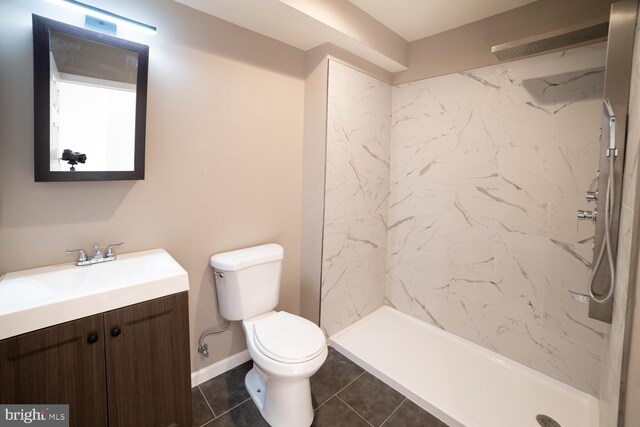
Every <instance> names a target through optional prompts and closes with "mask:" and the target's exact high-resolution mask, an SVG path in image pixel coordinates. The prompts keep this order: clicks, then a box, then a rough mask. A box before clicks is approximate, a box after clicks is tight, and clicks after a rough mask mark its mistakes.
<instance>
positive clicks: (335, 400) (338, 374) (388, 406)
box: [191, 347, 447, 427]
mask: <svg viewBox="0 0 640 427" xmlns="http://www.w3.org/2000/svg"><path fill="white" fill-rule="evenodd" d="M251 366H252V364H251V362H247V363H245V364H243V365H240V366H238V367H237V368H235V369H232V370H230V371H229V372H226V373H224V374H222V375H220V376H218V377H216V378H213V379H211V380H209V381H207V382H205V383H203V384H200V386H198V387H194V388H193V389H192V390H191V396H192V406H193V408H192V413H193V426H195V427H200V426H204V425H206V426H207V427H261V426H267V427H268V424H267V423H266V422H265V421H264V419H262V416H261V415H260V412H259V411H258V409H257V408H256V406H255V405H254V404H253V402H252V401H251V398H250V397H249V393H248V392H247V390H246V389H245V387H244V376H245V375H246V373H247V372H248V371H249V369H251ZM311 398H312V401H313V407H314V409H315V418H314V420H313V424H312V425H313V426H316V427H360V426H362V427H372V426H373V427H379V426H385V427H414V426H415V427H447V425H446V424H445V423H443V422H442V421H440V420H438V419H437V418H435V417H434V416H433V415H431V414H429V413H428V412H426V411H425V410H423V409H422V408H420V407H419V406H418V405H416V404H415V403H413V402H411V401H410V400H408V399H407V398H406V397H404V396H403V395H402V394H400V393H398V392H397V391H395V390H394V389H392V388H391V387H389V386H387V385H386V384H385V383H383V382H382V381H380V380H378V379H377V378H376V377H374V376H373V375H371V374H370V373H369V372H367V371H365V370H364V369H362V368H361V367H360V366H358V365H356V364H355V363H353V362H351V361H350V360H349V359H347V358H346V357H344V356H343V355H341V354H340V353H339V352H338V351H336V350H334V349H333V348H331V347H329V355H328V357H327V361H326V362H325V363H324V365H322V368H320V370H319V371H318V372H317V373H316V374H315V375H314V376H313V377H311Z"/></svg>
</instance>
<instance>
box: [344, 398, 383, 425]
mask: <svg viewBox="0 0 640 427" xmlns="http://www.w3.org/2000/svg"><path fill="white" fill-rule="evenodd" d="M336 398H337V399H338V400H339V401H340V402H342V403H344V404H345V405H347V408H349V409H351V410H352V411H353V412H355V413H356V415H357V416H359V417H360V418H362V419H363V420H364V422H365V423H367V424H369V425H370V426H371V427H374V426H373V424H371V423H370V422H369V420H367V419H366V418H365V417H363V416H362V415H360V414H359V413H358V411H356V410H355V409H353V408H352V407H351V406H349V404H348V403H347V402H345V401H344V400H342V399H340V396H337V395H336Z"/></svg>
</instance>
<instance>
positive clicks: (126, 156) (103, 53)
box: [33, 15, 148, 181]
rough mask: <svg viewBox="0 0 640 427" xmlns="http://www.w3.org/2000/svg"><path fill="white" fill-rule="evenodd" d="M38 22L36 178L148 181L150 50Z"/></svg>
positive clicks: (82, 31)
mask: <svg viewBox="0 0 640 427" xmlns="http://www.w3.org/2000/svg"><path fill="white" fill-rule="evenodd" d="M33 25H34V87H35V102H36V106H35V162H36V171H35V172H36V181H81V180H113V179H144V133H145V115H146V83H147V67H148V65H147V64H148V47H147V46H144V45H140V44H137V43H133V42H129V41H126V40H122V39H118V38H115V37H111V36H107V35H104V34H100V33H95V32H93V31H89V30H86V29H83V28H78V27H73V26H70V25H66V24H63V23H60V22H56V21H52V20H49V19H45V18H41V17H39V16H35V15H34V16H33ZM43 104H44V105H43Z"/></svg>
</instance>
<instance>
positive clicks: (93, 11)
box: [61, 0, 157, 34]
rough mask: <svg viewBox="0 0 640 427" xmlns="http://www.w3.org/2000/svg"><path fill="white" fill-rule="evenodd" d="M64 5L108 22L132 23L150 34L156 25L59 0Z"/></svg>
mask: <svg viewBox="0 0 640 427" xmlns="http://www.w3.org/2000/svg"><path fill="white" fill-rule="evenodd" d="M61 1H62V2H63V3H64V4H65V5H67V6H71V7H73V8H74V9H80V10H82V11H83V12H84V13H86V14H88V15H91V16H93V17H95V18H98V19H102V20H105V21H109V22H113V23H116V24H117V23H123V24H128V25H133V26H135V27H138V28H140V29H143V30H144V31H145V32H148V33H151V34H155V33H156V30H157V29H156V27H153V26H151V25H148V24H145V23H142V22H140V21H134V20H133V19H129V18H127V17H125V16H121V15H116V14H115V13H112V12H109V11H107V10H104V9H100V8H97V7H95V6H91V5H88V4H85V3H82V2H79V1H76V0H61Z"/></svg>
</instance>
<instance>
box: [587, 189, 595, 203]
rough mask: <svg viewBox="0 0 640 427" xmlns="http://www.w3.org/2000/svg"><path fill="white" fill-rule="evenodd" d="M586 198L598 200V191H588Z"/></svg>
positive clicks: (588, 200) (592, 200)
mask: <svg viewBox="0 0 640 427" xmlns="http://www.w3.org/2000/svg"><path fill="white" fill-rule="evenodd" d="M586 199H587V202H597V201H598V192H597V191H587V196H586Z"/></svg>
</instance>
